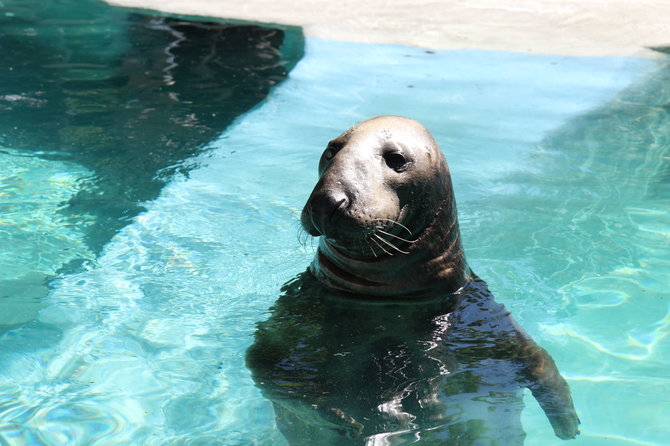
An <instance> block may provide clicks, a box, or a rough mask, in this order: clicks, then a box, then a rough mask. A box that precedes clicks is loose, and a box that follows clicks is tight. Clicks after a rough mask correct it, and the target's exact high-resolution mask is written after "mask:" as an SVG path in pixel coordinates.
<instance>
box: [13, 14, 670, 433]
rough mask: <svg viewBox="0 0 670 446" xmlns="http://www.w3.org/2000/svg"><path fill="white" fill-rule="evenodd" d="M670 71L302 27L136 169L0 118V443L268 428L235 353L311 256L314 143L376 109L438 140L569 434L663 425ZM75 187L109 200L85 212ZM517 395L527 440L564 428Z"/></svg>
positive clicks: (477, 263) (463, 216)
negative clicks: (301, 35)
mask: <svg viewBox="0 0 670 446" xmlns="http://www.w3.org/2000/svg"><path fill="white" fill-rule="evenodd" d="M114 11H116V10H114ZM104 14H107V13H106V12H105V13H104ZM112 23H115V24H116V23H117V22H116V21H112ZM124 35H125V34H124ZM283 45H286V43H284V44H283ZM161 48H164V46H163V47H161ZM122 54H123V53H122ZM191 76H193V77H195V75H194V74H192V73H191ZM668 78H670V65H669V64H668V61H667V60H666V59H658V60H646V59H632V58H621V59H617V58H573V57H559V56H533V55H526V54H514V53H502V52H489V51H437V52H426V51H424V50H421V49H416V48H408V47H401V46H386V45H363V44H352V43H342V42H335V41H327V40H319V39H308V40H307V41H306V42H305V56H304V57H303V58H302V59H301V60H300V62H299V63H298V64H297V65H296V66H295V68H293V70H292V71H291V72H290V74H289V76H288V77H287V78H283V77H281V76H280V77H279V78H277V79H276V80H277V81H278V82H280V83H279V84H278V85H277V86H275V87H274V88H273V89H272V90H270V91H269V94H268V95H267V96H266V97H265V96H264V94H262V95H260V96H258V97H257V98H256V99H255V100H254V101H251V102H250V105H248V106H247V107H246V108H245V109H244V110H238V111H236V112H235V113H232V114H231V115H230V116H237V117H236V118H235V119H234V121H232V118H230V119H228V120H227V121H223V122H221V123H218V124H217V125H214V124H212V125H209V126H207V128H208V129H213V130H211V131H209V132H207V133H205V136H204V137H202V139H198V140H197V144H194V146H193V147H191V149H193V150H192V151H191V152H189V151H188V148H189V147H188V141H185V142H184V143H183V144H184V145H183V147H184V148H185V149H184V150H185V152H179V153H180V155H179V156H174V157H171V158H170V159H169V161H167V162H165V163H163V164H160V165H158V164H154V165H152V166H151V167H150V168H147V169H146V172H148V173H145V174H143V175H144V176H143V175H134V174H131V173H132V172H134V171H135V166H136V165H144V164H143V163H142V162H134V164H131V165H124V166H118V165H116V166H113V168H112V169H109V170H106V169H105V166H109V165H110V164H111V165H113V164H114V163H113V162H111V161H108V160H106V159H105V158H104V156H105V153H106V151H108V150H110V149H109V147H111V146H107V147H106V148H105V147H103V148H102V149H101V150H100V151H99V152H98V153H94V154H89V155H87V156H88V158H87V157H86V156H84V155H78V154H79V153H85V152H86V151H85V150H83V149H85V148H86V145H87V144H90V141H91V139H83V138H88V137H89V134H88V133H86V132H84V134H83V136H82V133H77V132H74V135H75V136H70V135H71V134H72V132H66V133H67V135H68V137H72V138H75V140H77V139H76V138H77V135H79V137H80V138H82V139H81V141H82V146H84V147H83V149H82V150H80V151H75V155H68V154H67V153H65V154H64V153H63V151H58V150H57V149H58V147H51V146H46V143H47V142H49V141H50V140H52V138H51V137H50V136H49V135H53V134H49V133H47V132H48V130H44V129H43V128H42V127H39V126H35V127H33V128H31V132H34V133H37V134H38V136H39V134H40V132H44V133H43V138H42V139H41V140H40V139H30V140H28V142H29V143H30V142H34V141H37V143H35V146H31V147H27V146H29V145H30V144H26V145H21V144H18V143H17V141H23V142H25V141H26V138H25V137H24V138H23V139H21V138H17V137H16V136H15V135H14V136H13V134H12V133H11V132H8V131H7V130H3V134H2V139H1V140H0V141H1V142H0V145H2V147H0V206H2V209H3V213H2V214H1V215H0V243H2V253H1V256H2V257H0V263H1V264H2V272H1V274H3V276H2V281H1V282H0V283H1V284H2V285H1V286H2V287H3V288H2V289H1V290H0V296H1V298H2V304H1V305H3V307H2V313H1V314H0V319H2V322H3V324H4V325H3V326H4V328H3V330H2V333H1V334H0V350H1V353H0V444H1V445H12V446H13V445H25V444H30V445H62V444H68V445H108V444H138V445H186V444H188V445H214V444H217V445H218V444H220V445H250V444H256V445H275V444H277V445H281V444H283V439H282V437H281V435H280V434H279V433H278V431H277V430H276V428H275V427H274V420H273V414H272V409H271V407H270V404H269V403H268V402H267V401H266V400H264V399H263V398H262V397H261V395H260V393H259V391H258V390H257V389H256V388H255V387H254V385H253V383H252V380H251V378H250V374H249V372H248V371H247V369H246V368H245V367H244V351H245V349H246V347H247V346H248V345H249V344H250V343H251V341H252V334H253V331H254V327H255V324H256V322H258V321H260V320H263V319H264V318H266V317H267V315H268V312H267V309H268V307H269V306H270V305H271V304H272V303H273V302H274V301H275V300H276V299H277V297H278V295H279V288H280V287H281V285H282V284H283V283H284V282H286V281H288V280H290V279H291V278H292V277H294V276H295V275H296V274H298V273H299V272H301V271H303V270H304V269H305V268H306V267H307V265H308V263H309V262H310V259H311V257H312V255H313V253H314V249H313V247H312V246H311V245H310V243H309V242H308V243H306V244H305V245H301V244H300V242H299V240H298V237H297V235H298V216H299V212H300V210H301V208H302V205H303V202H304V200H305V199H306V197H307V195H308V194H309V192H310V191H311V188H312V186H313V183H314V181H315V180H316V163H317V160H318V156H319V155H320V153H321V151H322V150H323V147H324V145H325V143H326V142H327V141H328V140H329V139H331V138H332V137H333V136H336V135H337V134H339V133H340V132H341V131H342V130H344V129H345V128H347V127H348V126H350V125H351V124H353V123H355V122H357V121H360V120H362V119H365V118H367V117H370V116H373V115H376V114H402V115H406V116H410V117H413V118H415V119H418V120H420V121H421V122H423V123H424V124H425V125H426V126H427V127H428V128H429V129H430V130H431V131H432V132H433V134H434V136H435V137H436V139H437V140H438V142H439V143H440V144H441V147H442V149H443V150H444V152H445V153H446V155H447V158H448V160H449V163H450V167H451V170H452V175H453V179H454V185H455V188H456V197H457V201H458V206H459V214H460V220H461V229H462V232H463V238H464V245H465V249H466V254H467V255H468V259H469V262H470V265H471V266H472V268H473V269H474V270H475V271H476V272H477V273H478V274H479V275H480V276H481V277H482V278H484V279H485V280H486V281H487V282H488V284H489V286H490V288H491V289H492V291H493V292H494V294H495V295H496V296H497V299H498V301H500V302H502V303H505V305H506V306H507V307H508V308H509V309H510V310H511V312H512V313H513V314H514V315H515V317H516V319H517V320H518V321H519V322H520V323H521V325H523V326H524V327H525V328H526V330H527V331H528V332H529V333H530V334H531V335H532V336H533V337H534V338H535V340H536V341H538V342H539V343H540V344H541V345H543V346H544V347H545V348H546V349H547V350H548V351H549V352H550V353H551V354H552V356H553V357H554V359H555V360H556V362H557V364H558V366H559V369H560V370H561V371H562V373H563V374H564V376H565V377H566V378H567V379H568V381H569V382H570V385H571V387H572V392H573V396H574V399H575V404H576V406H577V410H578V411H579V414H580V417H581V420H582V435H581V436H580V437H579V438H578V439H577V440H575V441H572V442H570V443H567V444H574V445H588V446H592V445H596V446H597V445H663V444H667V438H668V436H669V435H670V427H669V425H668V423H667V413H668V409H670V406H669V404H668V398H669V396H670V382H669V379H668V376H667V370H668V367H669V365H670V364H669V363H670V355H669V353H670V346H669V343H668V332H669V330H670V316H669V303H668V302H669V298H670V292H669V291H668V290H669V289H670V261H669V260H670V256H669V253H670V250H669V248H670V246H669V245H670V224H669V223H668V221H669V220H668V213H669V212H670V205H669V204H668V203H669V201H668V199H669V198H670V159H669V157H670V155H669V147H670V141H669V138H670V137H669V136H668V135H670V131H669V130H670V115H669V113H670V108H669V107H668V104H669V103H670V90H668V85H670V83H668V80H669V79H668ZM3 94H4V98H3V101H4V102H2V104H3V105H4V106H5V107H11V106H14V105H15V104H16V103H17V101H18V102H20V103H22V104H25V103H26V101H28V102H29V101H31V100H36V101H39V100H41V99H42V98H41V97H39V96H30V95H27V94H25V92H21V91H19V92H17V93H12V94H17V95H18V96H10V97H9V98H8V97H7V96H8V95H10V93H7V92H5V93H3ZM110 96H113V95H110ZM130 100H132V98H131V99H130ZM198 100H200V101H205V102H206V100H207V96H206V95H205V96H203V97H201V98H198ZM22 101H23V102H22ZM191 102H193V101H191ZM90 103H93V104H95V103H96V101H95V100H91V102H90ZM132 103H133V102H131V104H132ZM254 104H256V105H255V106H254ZM196 105H198V102H197V101H196ZM45 106H46V107H48V106H49V104H48V103H47V104H45ZM203 106H204V105H203ZM250 107H253V108H252V109H251V111H248V112H247V113H242V112H243V111H246V110H248V109H249V108H250ZM111 108H112V109H113V108H114V107H111ZM8 112H9V113H11V112H12V110H8ZM105 112H106V113H109V111H105ZM180 113H182V112H180ZM189 113H190V112H188V111H187V112H183V114H181V115H179V116H182V117H184V116H188V114H189ZM23 116H24V118H23V119H26V120H27V121H26V122H31V121H30V119H31V118H30V115H29V114H28V115H27V117H26V115H23ZM170 116H173V115H170ZM82 119H84V121H85V120H86V117H84V118H82ZM88 119H89V121H90V117H88ZM231 121H232V124H230V125H229V123H230V122H231ZM157 122H158V123H157V124H155V125H157V126H159V129H160V128H162V125H161V124H160V121H157ZM20 124H21V122H20V121H19V122H18V123H17V124H13V126H18V125H20ZM109 125H114V124H113V121H112V123H111V124H109ZM166 125H169V124H166ZM124 128H125V127H124V126H123V125H120V124H117V127H115V129H116V130H115V131H116V132H117V133H121V134H122V135H123V131H124ZM143 132H146V130H144V131H143ZM143 132H137V133H138V134H146V133H143ZM157 134H160V130H156V131H155V133H148V135H149V136H151V137H153V136H155V135H157ZM149 136H147V138H145V144H150V142H151V138H150V137H149ZM208 138H209V139H208ZM40 141H41V143H42V144H44V145H45V146H46V147H44V148H42V147H39V143H40ZM68 141H70V140H68ZM116 141H117V142H114V143H113V144H121V145H123V144H124V139H123V138H122V137H120V138H119V139H118V140H116ZM146 141H149V142H146ZM10 142H13V145H12V144H9V143H10ZM113 144H112V145H113ZM151 147H152V150H159V149H160V148H161V147H163V145H161V144H157V145H155V146H151ZM196 149H198V150H196ZM136 150H138V149H136ZM123 159H125V158H123ZM100 160H102V161H100ZM184 166H186V167H185V168H183V169H180V167H184ZM164 168H168V170H169V172H167V173H166V174H165V175H164V176H163V177H160V178H161V182H158V183H155V182H154V176H152V175H153V174H152V172H154V173H160V172H164V171H165V170H164ZM115 170H119V171H121V173H123V174H118V175H115V174H114V173H113V172H114V171H115ZM140 171H142V172H145V170H144V169H140ZM101 172H102V173H101ZM110 172H111V173H110ZM129 172H131V173H129ZM105 175H106V176H105ZM138 176H139V177H140V179H142V178H144V180H142V181H140V180H137V179H136V178H135V177H138ZM101 178H102V179H101ZM92 181H93V183H94V186H95V187H93V186H91V182H92ZM113 186H115V187H113ZM91 188H93V190H97V191H104V192H105V194H111V198H109V199H99V200H98V201H96V200H93V199H89V200H88V201H85V205H86V206H85V212H84V211H80V210H78V209H79V208H76V207H75V205H76V204H77V203H80V201H78V200H77V199H76V197H82V195H81V194H82V190H83V191H84V192H86V191H87V190H90V189H91ZM126 189H130V190H134V191H136V195H124V193H123V191H125V190H126ZM117 190H120V191H121V192H118V193H117V195H115V194H114V193H113V192H110V191H117ZM84 196H86V195H84ZM98 198H100V197H98ZM73 203H74V204H73ZM110 203H117V204H119V203H120V204H121V205H123V206H124V208H123V209H124V210H123V211H117V213H113V212H112V213H111V215H110V214H109V213H108V212H107V209H108V206H109V204H110ZM73 208H74V210H73ZM96 208H98V209H97V211H96ZM91 209H93V210H91ZM114 209H118V208H114ZM128 209H130V210H128ZM133 209H136V210H135V211H133ZM101 214H102V215H101ZM99 225H103V226H105V227H106V228H108V229H110V230H109V231H107V232H105V233H104V234H101V233H100V232H99V231H95V230H93V229H90V228H96V227H98V226H99ZM91 240H93V241H91ZM73 262H74V264H73ZM525 402H526V409H525V411H524V415H523V423H524V428H525V430H526V432H527V433H528V437H527V440H526V444H527V445H543V446H545V445H554V444H555V445H559V444H566V443H563V442H562V441H561V440H559V439H557V438H555V437H554V436H553V432H552V431H551V428H550V426H549V424H548V422H547V421H546V418H545V416H544V414H543V413H542V412H541V410H540V408H539V406H537V403H535V401H534V400H533V399H532V398H531V397H530V396H529V395H528V396H527V397H526V398H525Z"/></svg>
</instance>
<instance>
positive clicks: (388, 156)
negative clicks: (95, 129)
mask: <svg viewBox="0 0 670 446" xmlns="http://www.w3.org/2000/svg"><path fill="white" fill-rule="evenodd" d="M384 161H386V165H387V166H389V167H390V168H391V169H393V170H395V171H396V172H400V171H403V170H405V168H406V167H407V164H409V163H408V162H407V160H406V159H405V157H404V156H402V154H401V153H398V152H386V153H385V154H384Z"/></svg>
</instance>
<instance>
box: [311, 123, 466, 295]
mask: <svg viewBox="0 0 670 446" xmlns="http://www.w3.org/2000/svg"><path fill="white" fill-rule="evenodd" d="M301 223H302V226H303V228H304V229H305V230H306V231H307V232H308V233H309V234H310V235H312V236H321V240H320V242H319V248H318V252H317V254H316V256H315V258H314V261H313V262H312V264H311V266H310V270H311V272H312V273H313V274H314V275H315V276H316V277H317V278H318V279H319V280H320V281H321V282H323V283H324V284H326V285H327V286H329V287H331V288H335V289H338V290H341V291H345V292H348V293H354V294H364V295H367V296H380V297H389V298H401V297H402V298H407V297H416V298H421V297H434V296H436V295H444V294H445V293H452V292H454V291H456V290H458V289H459V288H460V287H462V286H463V285H464V284H465V283H466V282H467V281H468V280H470V278H471V275H472V274H471V272H470V270H469V268H468V266H467V264H466V261H465V256H464V254H463V249H462V246H461V240H460V233H459V228H458V218H457V214H456V204H455V200H454V193H453V188H452V184H451V177H450V174H449V168H448V166H447V163H446V160H445V158H444V155H443V154H442V151H441V150H440V148H439V147H438V145H437V143H436V142H435V140H434V139H433V137H432V136H431V135H430V133H429V132H428V130H427V129H426V128H425V127H424V126H423V125H421V124H420V123H419V122H417V121H415V120H413V119H409V118H404V117H400V116H378V117H375V118H372V119H369V120H366V121H363V122H361V123H359V124H356V125H355V126H353V127H352V128H350V129H349V130H347V131H346V132H344V133H343V134H341V135H340V136H338V137H337V138H335V139H333V140H332V141H330V142H329V143H328V146H327V147H326V149H325V151H324V152H323V155H322V156H321V159H320V161H319V181H318V182H317V184H316V186H315V187H314V190H313V191H312V194H311V195H310V197H309V199H308V200H307V203H306V204H305V207H304V209H303V211H302V216H301Z"/></svg>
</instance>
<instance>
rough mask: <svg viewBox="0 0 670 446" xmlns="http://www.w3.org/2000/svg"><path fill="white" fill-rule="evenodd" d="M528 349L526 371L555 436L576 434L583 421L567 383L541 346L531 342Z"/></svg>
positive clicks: (563, 436) (564, 438)
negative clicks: (578, 414) (580, 418)
mask: <svg viewBox="0 0 670 446" xmlns="http://www.w3.org/2000/svg"><path fill="white" fill-rule="evenodd" d="M526 353H527V356H526V361H525V364H524V367H523V372H524V375H525V377H524V378H525V380H526V385H527V387H528V388H529V389H530V391H531V392H532V394H533V396H534V397H535V399H536V400H537V402H538V403H540V407H542V410H543V411H544V413H545V414H546V415H547V418H549V422H550V423H551V427H553V428H554V433H555V434H556V436H557V437H558V438H561V439H563V440H569V439H571V438H575V437H576V436H577V434H579V424H580V421H579V417H578V416H577V412H576V411H575V406H574V404H573V402H572V396H571V395H570V387H569V386H568V383H566V382H565V379H563V377H562V376H561V374H560V373H559V372H558V368H557V367H556V364H555V363H554V360H553V359H552V358H551V356H549V353H547V352H546V351H545V350H544V349H543V348H542V347H540V346H538V345H532V346H529V347H527V349H526Z"/></svg>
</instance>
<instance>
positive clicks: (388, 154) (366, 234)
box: [247, 116, 579, 446]
mask: <svg viewBox="0 0 670 446" xmlns="http://www.w3.org/2000/svg"><path fill="white" fill-rule="evenodd" d="M301 223H302V226H303V228H304V229H305V230H306V231H307V232H308V233H309V234H310V235H312V236H315V237H320V240H319V246H318V250H317V253H316V255H315V257H314V260H313V262H312V264H311V265H310V267H309V270H308V271H306V272H305V273H302V274H301V275H299V276H298V277H297V278H295V279H294V280H292V281H290V282H288V283H287V284H286V285H285V286H284V287H283V288H282V294H281V296H280V297H279V299H278V300H277V302H276V303H275V305H274V306H273V307H272V309H271V315H270V317H269V319H268V320H266V321H264V322H261V323H259V324H258V329H257V331H256V335H255V342H254V343H253V345H252V346H251V347H250V348H249V350H248V351H247V365H248V367H249V369H250V370H251V372H252V375H253V377H254V380H255V382H256V384H257V385H258V387H259V388H260V389H261V391H262V392H263V394H264V395H265V396H266V397H267V398H268V399H269V400H270V401H271V402H272V404H273V406H274V409H275V414H276V421H277V426H278V427H279V429H280V430H281V432H282V434H283V435H284V436H285V437H286V439H287V440H288V442H289V444H290V445H292V446H295V445H395V444H405V443H417V444H422V445H463V446H465V445H499V446H509V445H521V444H523V441H524V437H525V433H524V432H523V429H522V427H521V422H520V414H521V410H522V408H523V403H522V391H523V388H524V387H525V388H529V389H530V390H531V393H532V395H533V396H534V397H535V398H536V399H537V401H538V402H539V404H540V406H541V407H542V409H543V410H544V412H545V414H546V415H547V417H548V419H549V421H550V423H551V425H552V427H553V429H554V432H555V434H556V435H557V436H558V437H560V438H562V439H569V438H574V437H575V436H576V435H577V434H578V433H579V430H578V426H579V419H578V417H577V414H576V412H575V409H574V406H573V403H572V398H571V395H570V390H569V387H568V385H567V383H566V382H565V380H564V379H563V378H562V377H561V375H560V373H559V372H558V369H557V368H556V365H555V363H554V361H553V360H552V358H551V357H550V356H549V354H548V353H547V352H546V351H545V350H543V349H542V348H541V347H539V346H538V345H537V344H536V343H535V342H534V341H533V340H532V339H531V338H530V337H529V336H528V335H527V334H526V333H525V332H524V331H523V329H522V328H521V327H519V326H518V325H517V323H516V322H515V321H514V320H513V318H512V316H511V315H510V314H509V312H507V311H506V310H505V308H504V307H503V306H502V305H501V304H498V303H496V302H495V300H494V299H493V296H492V295H491V293H490V292H489V290H488V287H487V286H486V283H484V281H482V280H481V279H479V278H478V277H477V276H476V275H475V274H474V273H473V272H472V271H471V270H470V268H469V267H468V265H467V263H466V259H465V255H464V253H463V248H462V245H461V239H460V232H459V227H458V218H457V213H456V204H455V199H454V194H453V188H452V185H451V177H450V174H449V169H448V166H447V163H446V161H445V159H444V155H443V154H442V151H441V150H440V148H439V147H438V145H437V143H436V142H435V140H434V139H433V137H432V136H431V135H430V133H429V132H428V130H426V129H425V127H423V126H422V125H421V124H420V123H418V122H416V121H414V120H412V119H408V118H403V117H399V116H379V117H375V118H372V119H369V120H367V121H363V122H361V123H359V124H357V125H355V126H354V127H352V128H350V129H349V130H347V131H346V132H344V133H343V134H342V135H340V136H339V137H337V138H335V139H334V140H332V141H330V143H329V144H328V146H327V147H326V149H325V151H324V152H323V155H322V156H321V160H320V162H319V180H318V182H317V184H316V186H315V187H314V190H313V191H312V194H311V195H310V197H309V199H308V200H307V203H306V205H305V207H304V209H303V212H302V216H301Z"/></svg>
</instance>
